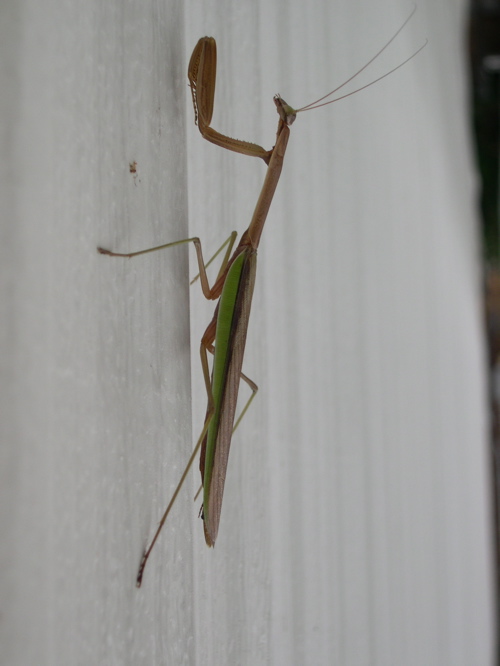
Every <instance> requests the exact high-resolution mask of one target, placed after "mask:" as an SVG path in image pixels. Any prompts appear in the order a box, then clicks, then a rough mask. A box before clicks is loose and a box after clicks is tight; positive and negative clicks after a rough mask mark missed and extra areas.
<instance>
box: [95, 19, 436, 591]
mask: <svg viewBox="0 0 500 666" xmlns="http://www.w3.org/2000/svg"><path fill="white" fill-rule="evenodd" d="M412 15H413V12H412V14H411V15H410V17H409V18H408V19H407V20H406V21H405V23H404V24H403V25H402V26H401V28H400V29H399V30H398V31H397V32H396V34H395V35H394V36H393V37H392V38H391V39H390V40H389V41H388V42H387V43H386V44H385V45H384V47H383V48H382V49H381V50H380V51H379V52H378V53H377V54H376V55H375V56H374V58H372V59H371V60H370V61H369V62H368V63H367V64H366V65H365V66H364V67H363V68H362V69H360V70H359V71H358V72H357V73H356V74H355V75H354V76H356V75H357V74H359V73H360V72H361V71H363V70H364V69H365V68H366V67H367V66H368V65H369V64H370V63H371V62H372V61H373V60H374V59H375V58H376V57H377V56H378V55H379V54H380V53H381V52H382V51H383V50H384V49H386V48H387V46H388V45H389V44H390V43H391V42H392V41H393V40H394V39H395V37H396V36H397V35H398V34H399V32H400V31H401V30H402V29H403V27H404V25H406V23H407V22H408V20H409V19H410V18H411V16H412ZM424 46H425V44H424ZM421 48H423V47H421ZM420 50H421V49H419V51H420ZM416 53H418V51H417V52H416ZM416 53H415V54H413V55H412V56H411V58H413V57H414V55H416ZM411 58H408V59H407V60H405V61H404V62H403V63H401V64H400V65H398V67H395V68H394V69H393V70H391V71H390V72H387V73H386V74H384V75H383V76H381V77H379V78H378V79H376V80H375V81H372V82H371V83H370V84H367V85H372V84H373V83H375V82H376V81H378V80H380V79H381V78H384V77H385V76H388V75H389V74H390V73H392V72H393V71H395V70H396V69H399V67H402V66H403V65H404V64H405V63H406V62H407V61H408V60H410V59H411ZM216 61H217V52H216V44H215V40H214V39H213V38H212V37H203V38H201V39H200V40H199V41H198V43H197V45H196V47H195V49H194V51H193V54H192V56H191V59H190V62H189V68H188V77H189V83H190V87H191V92H192V97H193V106H194V111H195V122H196V123H197V124H198V128H199V130H200V132H201V134H202V135H203V137H204V138H205V139H207V140H208V141H210V142H212V143H214V144H216V145H218V146H220V147H222V148H226V149H228V150H232V151H235V152H238V153H242V154H244V155H249V156H253V157H260V158H262V159H263V160H264V162H265V163H266V164H267V172H266V176H265V179H264V183H263V185H262V189H261V192H260V195H259V198H258V201H257V204H256V206H255V211H254V214H253V216H252V220H251V222H250V225H249V227H248V229H247V230H246V231H245V232H244V233H243V235H242V237H241V239H240V242H239V243H238V245H237V247H236V249H235V250H234V252H233V253H232V254H231V250H232V247H233V244H234V242H235V238H236V232H233V233H232V234H231V236H230V238H229V239H228V240H227V241H226V243H225V244H224V245H223V246H222V248H221V249H220V250H219V252H220V251H221V250H222V249H223V248H224V247H225V246H226V245H227V250H226V253H225V256H224V259H223V261H222V265H221V268H220V270H219V274H218V276H217V278H216V280H215V282H214V284H213V286H212V287H210V285H209V282H208V278H207V274H206V270H205V268H206V266H205V263H204V260H203V254H202V249H201V243H200V240H199V238H188V239H185V240H181V241H176V242H173V243H168V244H166V245H161V246H159V247H155V248H150V249H148V250H142V251H140V252H133V253H128V254H119V253H114V252H110V251H109V250H104V249H102V248H98V249H99V252H101V253H102V254H108V255H112V256H121V257H132V256H136V255H139V254H144V253H147V252H151V251H154V250H157V249H161V248H165V247H172V246H175V245H179V244H182V243H187V242H192V243H193V244H194V246H195V249H196V253H197V259H198V266H199V271H200V272H199V277H200V281H201V287H202V291H203V294H204V295H205V297H206V298H207V299H209V300H216V299H219V302H218V304H217V307H216V309H215V313H214V316H213V318H212V320H211V322H210V323H209V325H208V327H207V329H206V330H205V333H204V335H203V337H202V340H201V345H200V356H201V364H202V368H203V375H204V380H205V385H206V390H207V397H208V404H207V412H206V416H205V421H204V426H203V430H202V432H201V435H200V437H199V439H198V442H197V444H196V446H195V448H194V451H193V453H192V455H191V457H190V459H189V461H188V464H187V466H186V469H185V470H184V473H183V474H182V476H181V479H180V481H179V483H178V485H177V488H176V490H175V492H174V494H173V496H172V498H171V500H170V502H169V504H168V506H167V509H166V511H165V513H164V515H163V517H162V519H161V521H160V524H159V526H158V529H157V531H156V533H155V535H154V537H153V539H152V541H151V543H150V545H149V547H148V548H147V550H146V551H145V553H144V555H143V557H142V560H141V564H140V567H139V572H138V576H137V586H138V587H139V586H140V585H141V581H142V575H143V572H144V567H145V565H146V562H147V560H148V558H149V555H150V553H151V550H152V548H153V546H154V544H155V543H156V540H157V538H158V536H159V534H160V531H161V529H162V527H163V524H164V523H165V520H166V519H167V516H168V514H169V512H170V509H171V508H172V506H173V504H174V502H175V500H176V498H177V495H178V493H179V491H180V488H181V486H182V485H183V483H184V480H185V478H186V476H187V473H188V471H189V469H190V467H191V465H192V463H193V461H194V458H195V456H196V455H197V453H198V450H200V448H201V453H200V471H201V477H202V487H203V507H202V511H201V513H202V517H203V520H204V532H205V540H206V543H207V545H208V546H213V545H214V544H215V541H216V538H217V534H218V530H219V523H220V515H221V508H222V499H223V493H224V484H225V478H226V469H227V461H228V456H229V449H230V445H231V438H232V434H233V432H234V429H235V428H236V427H237V426H238V424H239V422H240V420H241V418H242V417H243V415H244V413H245V412H246V410H247V409H248V407H249V405H250V402H251V401H252V399H253V397H254V396H255V393H256V391H257V386H256V385H255V384H254V382H252V381H251V380H250V379H249V378H248V377H246V376H245V375H244V374H243V373H242V365H243V358H244V351H245V343H246V335H247V328H248V321H249V316H250V309H251V303H252V296H253V289H254V284H255V274H256V268H257V249H258V246H259V242H260V238H261V234H262V230H263V228H264V224H265V222H266V219H267V215H268V212H269V208H270V206H271V202H272V199H273V196H274V193H275V190H276V187H277V184H278V181H279V178H280V175H281V171H282V167H283V160H284V157H285V152H286V148H287V144H288V139H289V136H290V129H289V126H290V125H291V124H292V123H293V122H294V120H295V117H296V114H297V113H299V112H301V111H306V110H310V109H313V108H317V107H318V106H323V104H331V103H332V102H334V101H337V100H338V99H342V97H340V98H337V99H335V100H330V101H329V102H323V100H324V99H325V98H326V97H328V96H329V95H331V94H333V93H334V92H336V90H338V88H337V89H336V90H334V91H332V92H331V93H329V94H328V95H326V96H325V97H323V98H321V99H319V100H317V101H316V102H313V103H312V104H309V105H308V106H306V107H303V108H301V109H298V110H294V109H293V108H292V107H290V106H289V105H288V104H287V103H286V102H285V101H284V100H283V99H282V98H281V97H280V96H279V95H276V96H275V97H274V103H275V105H276V108H277V111H278V114H279V121H278V129H277V133H276V143H275V145H274V147H273V148H272V149H271V150H268V151H266V150H265V149H264V148H262V147H261V146H259V145H257V144H254V143H249V142H246V141H240V140H237V139H232V138H230V137H227V136H225V135H222V134H220V133H219V132H217V131H216V130H214V129H213V128H212V127H211V126H210V123H211V120H212V113H213V104H214V95H215V79H216ZM352 78H354V77H351V78H350V79H349V80H348V81H350V80H352ZM348 81H346V82H345V83H348ZM345 83H344V84H342V85H345ZM340 87H341V86H340ZM365 87H367V86H363V87H362V88H359V89H358V90H362V89H363V88H365ZM354 92H357V91H354ZM349 94H353V93H349ZM346 96H347V95H344V96H343V97H346ZM321 102H323V103H321ZM217 254H218V253H217ZM209 263H210V262H209ZM207 265H208V264H207ZM208 353H211V354H213V355H214V362H213V366H212V371H211V372H210V368H209V363H208ZM241 379H243V380H244V381H245V382H246V383H247V384H248V385H249V386H250V388H251V390H252V396H251V398H250V400H249V401H248V402H247V404H246V405H245V407H244V409H243V412H242V414H241V415H240V417H239V418H238V420H237V421H236V424H235V417H236V405H237V399H238V390H239V384H240V380H241Z"/></svg>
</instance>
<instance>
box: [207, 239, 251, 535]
mask: <svg viewBox="0 0 500 666" xmlns="http://www.w3.org/2000/svg"><path fill="white" fill-rule="evenodd" d="M256 266H257V253H256V251H255V250H254V249H252V248H250V247H247V248H244V249H243V250H242V251H241V253H240V254H239V255H238V256H237V257H236V259H235V260H234V262H233V264H232V265H231V267H230V269H229V272H228V274H227V277H226V280H225V282H224V288H223V291H222V294H221V299H220V302H219V312H218V316H217V332H216V337H215V355H214V363H213V370H212V393H213V398H214V413H213V415H212V418H211V420H210V425H209V427H208V432H207V439H206V449H205V467H204V473H203V514H204V520H205V536H206V539H207V543H208V544H209V545H213V543H214V542H215V538H216V536H217V532H218V528H219V519H220V509H221V505H222V496H223V492H224V482H225V476H226V475H225V471H226V465H227V458H228V455H229V446H230V443H231V436H232V430H233V424H234V416H235V412H236V403H237V398H238V388H239V383H240V375H241V367H242V364H243V355H244V350H245V342H246V333H247V328H248V318H249V315H250V307H251V301H252V295H253V287H254V283H255V272H256ZM214 470H216V471H215V474H214Z"/></svg>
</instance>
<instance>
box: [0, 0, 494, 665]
mask: <svg viewBox="0 0 500 666" xmlns="http://www.w3.org/2000/svg"><path fill="white" fill-rule="evenodd" d="M464 4H465V3H461V2H451V0H438V1H437V2H436V1H431V0H428V1H425V0H424V1H423V2H420V3H419V6H418V11H417V14H416V16H415V17H414V19H413V20H412V21H411V22H410V24H409V25H408V26H407V27H406V29H405V30H404V32H403V33H402V34H401V35H400V36H399V37H398V39H397V41H396V42H395V43H394V44H393V45H392V46H391V47H390V49H388V52H387V53H386V54H384V56H383V57H381V58H380V60H379V61H377V64H376V65H374V66H373V68H370V70H371V71H370V72H366V73H364V74H363V75H362V77H360V82H359V83H360V84H363V83H365V82H367V81H368V80H370V79H371V78H375V77H376V76H378V75H380V74H381V73H383V72H385V71H387V70H388V69H390V68H391V67H393V66H395V65H396V64H398V63H399V62H401V61H402V60H404V59H405V58H406V57H407V56H408V55H409V54H410V53H412V52H413V51H414V50H415V49H416V48H418V46H420V44H421V43H422V42H423V41H424V40H425V39H426V38H428V39H429V45H428V46H427V48H426V49H425V50H424V51H423V52H422V53H421V54H419V55H418V57H417V58H415V59H414V60H413V61H412V62H411V63H409V64H408V65H406V66H405V67H404V68H403V69H401V70H399V71H398V72H397V73H395V74H394V75H392V76H391V77H389V78H388V79H386V80H384V81H383V82H381V83H380V84H378V85H376V86H374V87H373V88H370V89H369V90H367V91H364V92H362V93H360V94H359V95H356V96H354V97H351V98H349V99H347V100H344V101H342V102H339V103H338V104H337V105H334V106H330V107H326V108H325V109H321V110H317V111H315V112H311V113H310V114H303V116H299V117H298V119H297V121H296V124H295V125H294V126H293V128H292V136H291V140H290V144H289V149H288V154H287V161H286V163H285V168H284V172H283V175H282V179H281V182H280V184H279V188H278V193H277V196H276V199H275V201H274V203H273V207H272V210H271V214H270V217H269V223H268V227H267V228H266V229H265V232H264V236H263V242H262V247H261V250H260V253H259V274H258V278H257V287H256V294H255V300H254V305H253V312H252V322H251V326H250V333H249V341H248V354H247V359H246V361H245V369H246V372H247V373H248V374H249V375H250V376H251V377H252V378H253V379H254V380H255V381H256V382H257V383H258V384H259V385H260V389H261V390H260V393H259V394H258V397H257V398H256V400H255V402H254V405H253V406H252V410H251V411H250V412H249V414H248V416H247V418H246V419H245V421H244V423H243V424H242V426H241V427H240V429H239V431H238V432H237V434H236V436H235V438H234V442H233V449H232V452H231V459H230V464H229V469H228V481H227V485H226V493H225V504H224V507H223V514H222V523H221V529H220V533H219V538H218V542H217V546H216V548H215V549H214V550H213V551H209V550H208V549H207V548H206V547H205V545H204V541H203V535H202V525H201V521H199V520H198V519H197V509H198V503H197V504H196V505H193V503H192V500H191V498H192V495H193V494H194V492H195V490H196V488H197V486H198V483H199V476H198V473H197V471H195V472H194V473H193V474H192V476H191V477H190V479H189V482H188V487H187V488H186V489H185V491H184V492H183V493H182V494H181V496H180V498H179V501H178V504H177V506H176V507H175V510H174V512H173V513H172V516H171V519H170V521H169V523H168V526H167V527H166V528H165V531H164V534H163V535H162V538H161V540H160V542H159V544H158V547H157V550H156V552H154V554H153V555H152V558H151V561H150V565H149V569H147V570H146V574H145V580H144V585H143V587H142V589H141V590H139V591H138V590H136V588H135V586H134V582H135V574H136V569H137V566H138V563H139V560H140V556H141V552H142V549H143V547H144V545H145V543H146V541H147V540H148V538H149V537H150V536H151V534H152V532H153V530H154V528H155V526H156V524H157V521H158V520H159V517H160V515H161V512H162V510H163V508H164V506H165V504H166V501H167V499H168V497H169V494H170V493H171V492H172V490H173V488H174V486H175V483H176V481H177V479H178V477H179V475H180V472H181V470H182V467H183V465H184V463H185V461H186V460H187V458H188V457H189V453H190V450H191V447H192V443H193V441H194V440H195V439H196V435H197V433H198V431H199V429H200V427H201V423H202V420H203V415H204V401H205V397H204V394H203V383H202V376H201V372H200V370H199V367H198V345H199V338H200V336H201V333H202V332H203V330H204V326H205V325H206V323H207V322H208V320H209V318H210V316H211V309H212V306H210V305H207V304H205V303H204V302H203V298H202V297H201V296H200V295H199V293H198V288H197V287H193V289H192V290H191V292H189V290H188V275H189V274H191V275H193V274H194V273H195V272H196V270H195V262H194V261H191V270H190V271H189V270H188V251H187V249H186V248H178V249H176V250H170V251H166V252H164V253H160V254H157V255H156V256H155V255H148V256H145V257H143V258H141V259H136V260H132V261H128V260H119V259H117V260H112V259H107V258H106V257H101V256H99V255H97V253H96V251H95V247H96V245H98V244H101V245H105V246H110V247H113V248H114V249H117V250H124V251H126V250H127V249H141V248H143V247H148V246H150V245H155V244H159V243H161V242H166V241H169V240H175V239H179V238H184V237H186V236H188V235H199V236H201V237H202V239H203V241H204V244H205V247H206V248H207V251H208V252H210V251H211V250H214V249H215V248H216V247H218V245H219V244H220V242H222V240H223V239H224V238H226V237H227V235H228V234H229V232H230V231H231V230H232V229H237V230H238V231H240V232H241V231H242V230H243V229H244V228H245V226H246V225H247V224H248V221H249V218H250V215H251V213H252V209H253V206H254V205H255V201H256V198H257V195H258V191H259V187H260V184H261V182H262V178H263V175H264V169H265V167H264V165H263V163H259V162H258V161H257V160H251V159H250V158H246V157H242V156H239V155H235V154H231V153H229V152H227V151H223V150H221V149H218V148H217V147H215V146H212V145H209V144H208V143H206V142H204V141H203V140H202V138H201V136H200V135H199V133H198V131H197V130H196V128H195V126H194V124H193V114H192V109H191V106H190V98H189V90H188V88H187V85H186V83H187V79H186V76H185V74H186V69H187V63H188V60H189V56H190V53H191V50H192V48H193V47H194V45H195V43H196V40H197V39H198V38H199V37H200V36H202V35H204V34H210V35H213V36H214V37H216V38H217V42H218V48H219V69H218V89H217V96H216V111H215V115H214V120H213V124H214V126H215V127H216V128H217V129H219V130H220V131H222V132H224V133H228V134H230V135H232V136H237V137H239V138H244V139H248V140H251V141H256V142H258V143H260V144H262V145H264V146H266V147H271V146H272V144H273V142H274V132H275V128H276V123H277V117H276V113H275V109H274V105H273V103H272V95H273V94H274V93H276V92H279V93H281V94H282V95H283V97H284V98H285V99H286V100H287V101H288V102H290V103H291V104H294V105H297V106H302V105H303V104H306V103H308V102H310V101H311V100H312V99H315V98H316V97H319V96H320V95H322V94H324V93H325V92H327V91H328V90H329V89H330V88H332V87H333V86H335V85H338V84H339V83H340V82H342V81H343V80H344V79H346V78H348V76H350V75H351V74H352V73H353V72H354V71H356V69H358V68H359V67H361V66H362V65H363V64H364V63H365V62H366V61H367V60H368V59H369V58H370V57H371V56H372V55H373V54H374V53H375V52H376V51H377V50H378V48H379V47H380V46H381V45H382V44H383V43H384V41H385V40H387V39H388V38H389V37H390V36H391V35H392V34H393V32H394V31H395V30H396V29H397V28H398V27H399V25H400V24H401V23H402V21H403V20H404V18H405V17H406V16H407V14H408V13H409V12H410V11H411V8H412V7H411V4H410V3H406V2H403V3H401V2H396V1H395V0H382V1H381V2H378V3H370V2H366V1H365V0H363V2H353V1H352V0H350V1H349V2H347V0H338V1H336V2H331V1H328V2H321V1H320V0H309V2H307V3H303V2H285V1H283V0H267V1H266V2H255V1H252V2H250V1H249V0H248V1H247V0H242V1H241V2H238V3H234V2H222V1H220V0H219V2H216V1H215V0H212V1H208V2H207V1H206V2H203V3H202V2H199V1H197V0H190V1H189V2H187V3H185V4H182V3H180V2H175V1H174V0H170V1H168V0H167V1H166V2H164V3H157V2H148V1H147V0H143V1H142V2H137V3H121V2H116V1H113V0H109V1H108V2H102V3H101V2H96V1H92V0H88V1H87V2H86V3H76V2H71V1H70V0H67V1H66V2H63V3H61V2H50V1H46V2H34V1H33V0H31V1H30V0H22V1H19V0H17V1H16V0H14V1H12V2H4V3H3V4H2V7H1V10H0V30H1V33H0V35H1V40H0V44H1V46H0V49H1V51H0V53H1V55H2V57H1V58H0V62H1V73H2V74H1V76H2V78H1V82H2V88H1V89H2V95H1V97H0V104H1V114H2V125H1V126H2V161H1V163H0V168H1V178H0V191H1V193H2V202H3V205H2V208H3V216H2V224H1V227H0V229H1V234H2V236H1V239H0V253H1V256H0V289H1V298H0V304H1V311H0V316H1V319H2V322H3V325H2V326H1V327H0V330H1V335H2V338H1V345H2V353H1V357H2V384H1V387H0V397H1V403H0V404H1V412H2V418H1V419H0V428H1V438H2V444H3V446H2V461H1V462H2V465H1V469H2V481H1V489H2V495H1V502H0V506H1V514H0V516H1V523H0V525H1V533H2V539H1V542H2V543H1V550H0V564H1V571H2V577H1V588H0V589H1V598H2V601H3V604H2V605H3V611H2V617H3V620H2V625H1V626H2V632H3V635H2V640H1V644H2V648H1V656H0V660H1V663H2V664H6V665H9V666H16V665H20V666H26V665H27V664H37V665H50V666H53V665H55V664H61V665H62V664H64V666H70V665H72V664H85V665H86V664H125V665H129V664H130V665H133V666H136V665H139V664H145V665H148V666H150V665H152V664H168V665H170V664H172V665H175V666H177V665H178V664H184V663H185V664H204V665H205V664H217V665H218V666H221V665H223V664H231V665H233V664H251V665H252V666H253V665H256V664H279V665H280V664H297V665H303V664H314V665H317V664H338V665H341V666H361V665H367V666H377V665H381V666H387V665H388V664H391V665H394V666H403V665H404V666H413V665H415V666H433V665H435V666H443V665H450V666H461V665H463V666H470V665H471V664H474V665H476V664H481V665H483V664H492V663H493V657H492V655H493V643H494V622H493V583H492V581H493V573H492V555H491V544H492V535H491V507H490V488H489V469H488V458H487V419H486V395H485V375H484V350H483V338H482V335H483V332H482V327H481V294H480V268H479V263H478V239H477V220H476V217H475V208H474V200H475V199H474V196H475V190H474V180H473V177H472V166H471V150H470V145H469V137H468V134H467V132H468V120H467V117H466V89H465V65H464V52H463V32H464V18H465V15H464V11H465V10H464V7H463V5H464ZM134 160H135V161H137V163H138V170H137V174H136V175H135V176H134V175H133V174H131V173H130V172H129V163H130V162H132V161H134ZM190 303H191V305H189V304H190ZM190 320H191V323H190ZM190 326H191V328H190ZM190 354H191V356H190ZM190 359H191V360H192V361H193V364H192V374H191V368H190ZM191 398H192V404H191ZM191 414H192V421H191Z"/></svg>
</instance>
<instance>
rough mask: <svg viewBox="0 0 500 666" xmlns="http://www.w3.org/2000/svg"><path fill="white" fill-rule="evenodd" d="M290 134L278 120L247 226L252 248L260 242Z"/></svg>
mask: <svg viewBox="0 0 500 666" xmlns="http://www.w3.org/2000/svg"><path fill="white" fill-rule="evenodd" d="M289 136H290V129H289V128H288V126H287V125H286V124H285V123H284V122H283V121H282V120H280V122H279V125H278V132H277V138H276V145H275V146H274V148H273V153H272V155H271V159H270V160H269V166H268V167H267V172H266V177H265V179H264V183H263V185H262V189H261V191H260V195H259V200H258V201H257V205H256V206H255V210H254V213H253V217H252V221H251V222H250V226H249V227H248V230H247V234H248V238H249V240H250V244H251V246H252V247H253V248H255V249H257V248H258V246H259V242H260V236H261V234H262V230H263V229H264V224H265V223H266V219H267V214H268V212H269V208H270V206H271V202H272V200H273V197H274V193H275V191H276V186H277V185H278V181H279V179H280V176H281V169H282V168H283V159H284V157H285V152H286V147H287V144H288V137H289Z"/></svg>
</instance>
